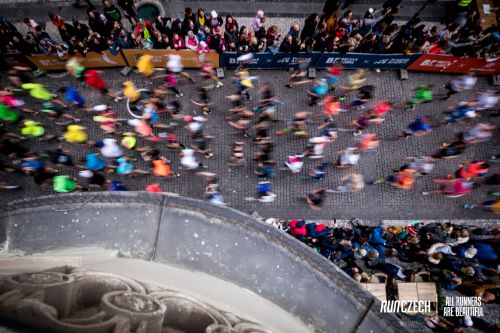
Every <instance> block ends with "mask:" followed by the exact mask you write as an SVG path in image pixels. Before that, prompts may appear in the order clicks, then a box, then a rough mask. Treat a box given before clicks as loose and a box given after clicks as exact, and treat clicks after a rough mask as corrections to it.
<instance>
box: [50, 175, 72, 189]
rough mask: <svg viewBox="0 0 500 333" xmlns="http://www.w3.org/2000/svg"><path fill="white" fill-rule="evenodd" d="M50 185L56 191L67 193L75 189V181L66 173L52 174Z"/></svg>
mask: <svg viewBox="0 0 500 333" xmlns="http://www.w3.org/2000/svg"><path fill="white" fill-rule="evenodd" d="M52 187H53V189H54V191H55V192H57V193H69V192H73V191H75V190H76V189H77V185H76V183H75V181H74V180H72V179H69V176H67V175H58V176H54V178H53V180H52Z"/></svg>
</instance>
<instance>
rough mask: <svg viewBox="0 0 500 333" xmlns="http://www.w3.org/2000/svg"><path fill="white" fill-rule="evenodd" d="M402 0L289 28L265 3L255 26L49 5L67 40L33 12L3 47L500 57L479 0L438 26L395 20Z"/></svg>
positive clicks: (127, 5)
mask: <svg viewBox="0 0 500 333" xmlns="http://www.w3.org/2000/svg"><path fill="white" fill-rule="evenodd" d="M333 2H335V1H333ZM400 2H401V0H388V1H385V2H384V3H383V4H382V6H381V8H368V9H367V11H366V13H365V14H364V15H363V16H362V18H360V19H355V18H354V16H353V12H352V10H350V9H349V8H345V10H344V11H343V12H342V10H339V8H338V7H334V8H329V7H328V6H325V9H324V12H323V13H322V14H321V15H320V14H316V13H314V14H311V15H309V17H307V19H306V20H305V22H304V25H303V27H300V25H299V24H298V23H294V24H293V25H292V26H291V27H290V30H289V31H288V32H286V33H285V32H282V31H280V30H279V28H278V27H277V26H276V25H273V24H272V23H271V22H268V20H267V18H266V16H265V14H264V12H263V11H261V10H259V11H257V13H256V16H255V18H254V19H253V21H252V23H251V25H250V26H245V25H241V24H239V23H238V22H237V20H236V19H235V18H234V17H232V16H231V15H227V16H226V17H224V18H223V17H221V16H220V15H219V14H218V13H217V12H216V11H213V10H212V11H211V12H210V15H208V13H206V12H205V10H204V9H202V8H199V9H198V10H197V11H193V10H192V9H191V8H186V9H185V15H184V18H183V19H182V20H181V19H179V18H171V17H161V16H159V17H157V18H156V20H155V21H154V22H151V21H148V20H142V19H138V17H137V12H136V9H135V7H134V4H133V1H131V0H118V1H117V5H118V6H115V5H114V4H112V3H111V2H110V1H109V0H103V1H102V8H101V11H99V10H97V8H96V7H93V6H92V7H90V8H88V9H87V14H88V25H86V24H84V23H82V22H80V21H79V20H77V19H75V18H73V20H72V22H71V23H68V22H66V21H65V20H64V19H63V18H62V17H61V16H60V15H58V14H57V13H52V12H49V13H48V15H49V18H50V22H51V24H53V25H55V26H56V27H57V29H58V30H59V34H60V37H61V38H60V39H61V40H62V42H60V43H59V42H56V39H55V38H54V36H50V35H49V34H48V33H47V32H46V31H45V30H44V29H43V27H42V26H41V25H40V24H38V23H37V22H36V21H35V20H34V19H31V18H25V20H24V23H25V24H26V26H27V29H28V34H27V35H26V36H23V35H22V34H21V33H19V31H18V30H17V29H16V27H15V26H14V25H13V24H11V23H10V22H9V21H7V20H6V19H5V18H1V19H0V35H1V36H2V43H1V47H2V48H4V50H3V51H5V48H10V49H17V50H19V51H20V52H22V53H24V54H59V55H60V56H62V55H63V54H64V53H65V52H67V53H69V54H70V55H72V54H75V53H79V54H81V55H82V56H85V55H86V53H87V52H88V51H94V52H103V51H105V50H110V51H111V52H113V53H117V52H118V51H119V50H120V49H134V48H135V49H175V50H180V49H191V50H193V51H195V52H199V53H203V52H208V51H209V50H215V51H217V52H218V53H222V52H226V51H231V52H240V53H246V52H253V53H255V52H272V53H275V52H278V51H279V52H290V53H295V52H301V51H305V52H309V51H318V52H341V53H346V52H362V53H405V54H414V53H432V54H442V53H447V54H453V55H455V56H468V57H485V58H487V59H493V60H496V59H497V55H498V52H499V49H498V40H499V38H500V34H499V31H498V25H495V26H492V27H488V28H487V29H483V28H481V20H480V18H479V16H478V11H477V10H476V9H475V6H474V3H473V2H471V3H470V4H469V5H467V6H458V5H457V7H456V8H455V9H454V14H453V15H449V16H448V17H447V18H448V20H447V21H448V22H445V23H443V24H437V25H434V26H432V27H430V28H427V27H426V25H424V24H423V23H422V22H421V20H420V18H419V17H418V15H415V16H414V17H412V18H411V19H410V20H409V21H408V22H407V23H406V24H404V25H398V24H397V23H395V19H396V17H397V14H398V10H399V8H400ZM460 2H463V1H458V3H460ZM466 2H467V1H466ZM328 3H332V2H331V1H328V2H327V4H328ZM347 3H349V2H346V4H347ZM332 9H334V10H333V11H332ZM124 17H125V18H127V20H128V21H129V22H130V25H131V27H132V28H131V29H130V30H127V29H125V27H124V25H123V24H122V23H123V22H122V20H123V18H124ZM269 21H271V20H269ZM282 36H283V37H282Z"/></svg>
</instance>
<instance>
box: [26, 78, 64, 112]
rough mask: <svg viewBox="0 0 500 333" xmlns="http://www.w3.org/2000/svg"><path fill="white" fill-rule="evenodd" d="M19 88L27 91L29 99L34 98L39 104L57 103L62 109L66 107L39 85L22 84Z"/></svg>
mask: <svg viewBox="0 0 500 333" xmlns="http://www.w3.org/2000/svg"><path fill="white" fill-rule="evenodd" d="M21 88H23V89H25V90H29V92H30V95H31V97H33V98H36V99H37V100H39V101H41V102H49V101H51V102H53V103H57V104H59V105H61V106H63V107H67V106H66V105H65V104H64V103H63V102H61V101H60V100H58V99H56V98H55V97H56V95H54V94H52V93H51V92H50V91H49V90H47V88H45V87H44V86H43V84H41V83H24V84H22V85H21Z"/></svg>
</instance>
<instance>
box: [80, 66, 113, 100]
mask: <svg viewBox="0 0 500 333" xmlns="http://www.w3.org/2000/svg"><path fill="white" fill-rule="evenodd" d="M101 73H102V72H101V71H97V70H95V69H89V70H87V71H85V83H86V84H87V86H89V87H90V88H93V89H96V90H99V91H100V92H101V94H103V95H106V96H109V97H112V98H115V97H116V96H115V94H113V92H111V91H109V89H108V88H107V87H106V82H105V81H104V80H103V79H102V77H101Z"/></svg>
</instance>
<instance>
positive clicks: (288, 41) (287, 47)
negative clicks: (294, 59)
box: [280, 35, 293, 53]
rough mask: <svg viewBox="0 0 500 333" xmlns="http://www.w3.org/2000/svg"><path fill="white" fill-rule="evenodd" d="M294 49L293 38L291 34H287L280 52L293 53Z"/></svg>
mask: <svg viewBox="0 0 500 333" xmlns="http://www.w3.org/2000/svg"><path fill="white" fill-rule="evenodd" d="M292 50H293V38H292V36H290V35H286V36H285V38H284V39H283V42H282V43H281V45H280V52H285V53H292Z"/></svg>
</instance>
